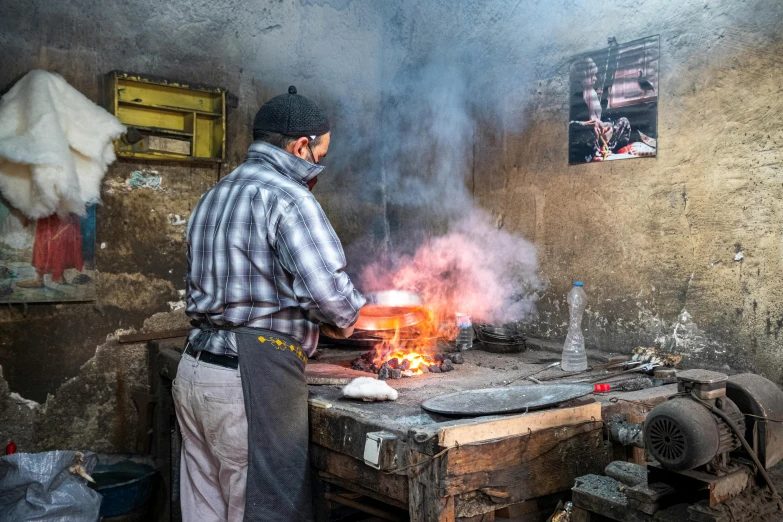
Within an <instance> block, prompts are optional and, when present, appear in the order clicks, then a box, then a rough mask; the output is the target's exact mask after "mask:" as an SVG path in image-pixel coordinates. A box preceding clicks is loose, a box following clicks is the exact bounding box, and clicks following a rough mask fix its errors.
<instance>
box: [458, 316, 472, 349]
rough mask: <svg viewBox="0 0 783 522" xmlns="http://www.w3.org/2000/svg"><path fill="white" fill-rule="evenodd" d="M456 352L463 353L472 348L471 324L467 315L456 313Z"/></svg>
mask: <svg viewBox="0 0 783 522" xmlns="http://www.w3.org/2000/svg"><path fill="white" fill-rule="evenodd" d="M457 328H459V333H458V334H457V350H459V351H464V350H470V349H471V348H473V322H472V321H471V320H470V316H469V315H468V314H465V313H462V312H457Z"/></svg>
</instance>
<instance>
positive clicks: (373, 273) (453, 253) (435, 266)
mask: <svg viewBox="0 0 783 522" xmlns="http://www.w3.org/2000/svg"><path fill="white" fill-rule="evenodd" d="M361 280H362V286H363V288H365V289H369V290H383V289H399V290H408V291H413V292H416V293H418V294H419V295H421V296H422V298H423V299H424V302H425V303H426V304H427V306H428V307H430V308H431V309H432V311H433V312H434V314H435V316H436V318H437V319H438V320H439V321H440V322H448V321H450V320H451V322H453V319H454V313H455V312H458V311H459V312H468V313H470V314H471V315H472V316H473V317H474V320H477V319H478V320H482V321H488V322H493V323H510V322H514V321H519V320H525V319H531V318H533V316H534V315H535V312H536V310H535V301H536V297H537V294H536V292H537V291H539V290H542V289H543V283H542V281H541V280H540V278H539V277H538V275H537V263H536V251H535V247H534V246H533V245H532V244H531V243H530V242H528V241H526V240H525V239H523V238H521V237H519V236H515V235H513V234H510V233H508V232H506V231H504V230H498V229H497V228H496V227H495V226H493V225H492V224H491V222H490V217H489V215H488V214H487V213H486V212H484V211H482V210H480V209H474V210H472V211H471V212H469V214H468V215H467V216H466V217H463V218H462V219H459V220H456V221H452V222H451V223H450V224H449V227H448V231H447V232H446V233H444V234H443V235H440V236H436V237H431V238H429V239H427V240H425V242H424V243H423V244H421V245H419V247H418V249H417V250H416V252H415V253H414V254H413V255H403V256H401V257H399V258H398V259H396V260H395V261H394V262H393V263H392V266H391V267H389V266H386V265H384V264H381V263H375V264H372V265H370V266H367V267H366V268H365V269H364V271H363V273H362V275H361Z"/></svg>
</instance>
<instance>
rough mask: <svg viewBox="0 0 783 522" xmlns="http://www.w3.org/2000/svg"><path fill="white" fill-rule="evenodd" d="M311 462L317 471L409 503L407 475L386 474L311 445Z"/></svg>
mask: <svg viewBox="0 0 783 522" xmlns="http://www.w3.org/2000/svg"><path fill="white" fill-rule="evenodd" d="M310 461H311V462H312V464H313V466H315V468H316V469H318V470H321V471H325V472H327V473H329V474H330V475H334V476H335V477H339V478H342V479H345V480H347V481H348V482H351V483H354V484H359V485H361V486H362V487H363V488H365V489H368V490H370V491H375V492H377V493H380V494H381V495H383V496H385V497H388V498H391V499H394V500H397V501H399V502H402V503H404V504H407V502H408V496H409V495H408V480H407V477H406V476H405V475H394V474H391V473H384V472H383V471H379V470H377V469H374V468H371V467H370V466H368V465H367V464H365V463H364V462H363V461H360V460H356V459H354V458H351V457H348V456H346V455H341V454H340V453H337V452H335V451H332V450H330V449H328V448H324V447H323V446H319V445H317V444H310Z"/></svg>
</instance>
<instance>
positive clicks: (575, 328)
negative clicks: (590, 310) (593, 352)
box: [560, 281, 587, 372]
mask: <svg viewBox="0 0 783 522" xmlns="http://www.w3.org/2000/svg"><path fill="white" fill-rule="evenodd" d="M582 286H583V285H582V282H581V281H576V282H575V283H574V286H573V287H572V288H571V291H570V292H568V307H569V312H570V314H571V319H570V321H569V323H568V335H567V336H566V340H565V344H564V345H563V360H562V362H561V363H560V367H561V368H562V369H563V371H566V372H581V371H583V370H586V369H587V353H586V352H585V338H584V335H582V314H584V311H585V307H586V306H587V294H585V291H584V290H583V289H582Z"/></svg>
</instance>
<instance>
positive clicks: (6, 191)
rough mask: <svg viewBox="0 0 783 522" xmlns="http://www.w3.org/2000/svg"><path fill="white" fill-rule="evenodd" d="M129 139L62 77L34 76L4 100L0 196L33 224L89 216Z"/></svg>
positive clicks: (0, 127)
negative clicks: (118, 146)
mask: <svg viewBox="0 0 783 522" xmlns="http://www.w3.org/2000/svg"><path fill="white" fill-rule="evenodd" d="M124 132H125V127H123V126H122V124H121V123H120V122H119V120H118V119H117V118H115V117H114V116H112V115H111V114H109V113H108V112H107V111H106V110H104V109H103V108H101V107H99V106H98V105H96V104H94V103H93V102H92V101H90V100H89V99H88V98H87V97H86V96H84V95H83V94H82V93H80V92H79V91H77V90H76V89H74V88H73V87H71V86H70V85H68V82H66V81H65V80H64V79H63V78H62V77H61V76H60V75H58V74H53V73H49V72H46V71H31V72H29V73H27V74H26V75H25V76H24V77H23V78H22V79H21V80H19V81H18V82H17V83H16V84H15V85H14V86H13V87H12V88H11V90H10V91H8V92H7V93H6V94H5V96H3V98H2V99H0V193H2V195H3V197H4V198H5V199H6V201H8V203H10V204H11V206H13V207H14V208H16V209H18V210H20V211H21V212H22V213H23V214H24V215H26V216H27V217H28V218H30V219H38V218H42V217H47V216H50V215H52V214H54V213H57V214H60V215H61V216H63V215H67V214H69V213H74V214H77V215H79V216H83V215H84V214H85V213H86V206H87V205H89V204H91V203H95V202H97V201H98V200H99V199H100V186H101V180H102V179H103V176H104V174H106V169H107V168H108V167H109V165H110V164H111V163H112V162H113V161H114V160H115V156H114V146H113V144H112V140H115V139H117V138H119V137H120V136H121V135H122V134H123V133H124Z"/></svg>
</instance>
